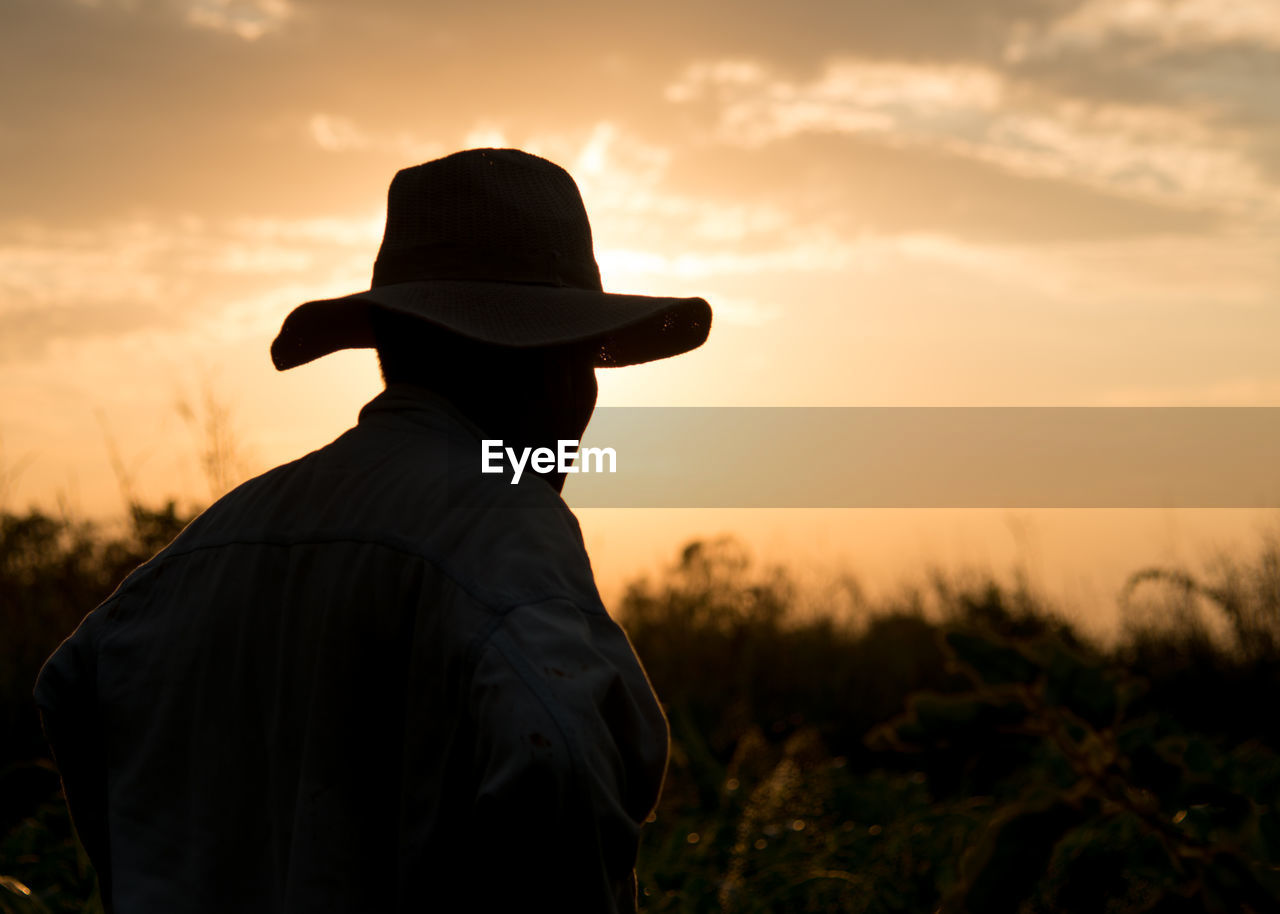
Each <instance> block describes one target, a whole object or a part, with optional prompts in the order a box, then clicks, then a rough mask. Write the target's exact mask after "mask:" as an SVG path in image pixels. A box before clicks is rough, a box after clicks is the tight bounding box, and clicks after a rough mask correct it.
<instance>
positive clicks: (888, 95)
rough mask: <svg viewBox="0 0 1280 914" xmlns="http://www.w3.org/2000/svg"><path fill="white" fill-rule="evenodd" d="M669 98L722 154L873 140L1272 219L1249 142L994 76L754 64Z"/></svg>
mask: <svg viewBox="0 0 1280 914" xmlns="http://www.w3.org/2000/svg"><path fill="white" fill-rule="evenodd" d="M667 95H668V97H669V98H671V99H673V100H674V101H676V102H679V103H682V104H689V105H699V106H701V107H702V108H703V110H704V113H705V114H706V115H707V116H709V117H710V118H712V121H713V123H714V124H715V130H716V133H715V135H716V138H717V139H718V140H720V141H721V142H724V143H728V144H733V145H739V146H744V147H748V148H753V147H761V146H764V145H767V144H769V143H774V142H777V141H780V140H785V139H789V138H793V137H797V136H803V135H823V134H845V135H851V136H856V137H864V138H879V139H882V140H883V141H884V142H886V143H889V144H891V145H893V146H895V147H898V148H907V149H926V150H935V151H938V152H944V153H947V154H949V155H954V156H958V157H963V158H967V159H972V160H976V161H981V162H985V163H988V164H990V165H992V166H995V167H996V168H998V169H1001V170H1003V171H1005V172H1007V173H1009V174H1010V175H1016V176H1019V177H1023V178H1030V179H1049V180H1054V181H1063V182H1069V183H1072V184H1076V185H1079V186H1080V187H1082V188H1087V189H1090V190H1093V191H1097V192H1101V193H1106V194H1111V195H1115V196H1117V197H1123V198H1128V199H1132V200H1137V201H1147V202H1151V203H1155V204H1159V205H1161V206H1165V207H1173V208H1180V209H1184V210H1196V209H1218V210H1226V211H1230V212H1237V213H1253V212H1257V211H1258V210H1259V209H1262V210H1264V211H1266V212H1268V213H1276V212H1280V189H1278V188H1277V186H1276V185H1275V184H1274V183H1273V182H1271V181H1270V180H1269V179H1268V177H1267V175H1266V174H1265V173H1264V172H1263V170H1262V169H1260V168H1259V166H1258V164H1257V163H1256V162H1254V161H1253V160H1252V159H1251V158H1250V147H1249V142H1248V140H1249V135H1248V134H1247V132H1245V131H1243V130H1239V129H1237V130H1235V131H1229V130H1224V129H1223V127H1222V125H1221V124H1218V123H1214V122H1213V121H1212V120H1209V119H1206V118H1205V117H1204V115H1203V113H1202V112H1200V111H1197V110H1195V109H1190V110H1188V109H1185V108H1178V107H1174V106H1158V105H1136V104H1120V103H1099V102H1090V101H1084V100H1080V99H1076V98H1071V97H1064V96H1059V95H1055V94H1052V93H1048V92H1044V91H1040V90H1037V89H1036V88H1034V87H1030V86H1027V85H1025V84H1021V83H1019V82H1018V81H1016V80H1013V79H1011V78H1009V77H1008V76H1006V75H1005V74H1004V73H1002V72H1000V71H998V70H996V69H993V68H987V67H976V66H970V65H965V66H959V65H935V64H928V63H913V62H885V61H870V60H860V59H841V60H834V61H830V62H828V63H827V65H826V66H825V67H824V69H823V71H822V72H821V73H820V74H818V75H817V76H816V77H815V78H813V79H811V80H809V81H805V82H798V81H795V80H792V79H789V78H787V77H785V76H783V75H781V74H780V73H778V72H776V71H774V70H771V69H770V68H769V67H767V66H765V65H764V64H761V63H759V62H750V61H712V62H703V63H699V64H695V65H693V66H691V67H689V68H688V69H687V70H686V71H685V72H684V74H682V76H681V77H680V78H679V79H678V80H676V81H675V82H673V83H672V84H670V85H669V86H668V89H667Z"/></svg>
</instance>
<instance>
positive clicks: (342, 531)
mask: <svg viewBox="0 0 1280 914" xmlns="http://www.w3.org/2000/svg"><path fill="white" fill-rule="evenodd" d="M400 418H403V417H400ZM338 542H343V543H350V544H351V545H352V546H353V547H354V546H359V545H361V544H364V545H365V546H373V547H375V548H376V547H381V548H384V549H389V550H392V551H395V552H398V553H400V554H401V555H403V556H404V557H405V558H406V560H413V561H420V562H426V563H428V564H430V565H432V566H434V567H435V568H436V569H437V570H439V571H440V572H442V573H444V574H445V575H447V576H448V577H450V578H452V579H453V580H454V581H456V582H457V583H458V584H459V585H460V586H462V587H463V589H465V590H466V591H467V592H468V593H470V594H471V595H472V596H473V597H474V598H475V599H476V600H478V601H480V602H482V603H484V604H486V605H487V606H490V607H491V608H494V609H501V608H504V607H509V606H511V605H516V604H519V603H527V602H531V601H535V600H538V599H544V598H552V597H559V598H565V599H569V600H571V601H573V602H574V603H577V604H578V605H580V606H582V608H583V609H586V610H593V609H599V608H600V598H599V594H598V592H597V590H596V587H595V581H594V578H593V575H592V571H591V565H590V561H589V559H588V557H587V553H586V549H585V546H584V544H583V540H582V534H581V531H580V528H579V526H578V522H577V519H576V518H575V517H574V515H573V513H572V511H570V509H569V508H568V506H567V505H566V504H565V503H564V501H563V500H562V499H561V497H560V495H559V494H558V493H557V492H556V491H555V490H554V489H553V488H552V487H551V486H550V485H548V484H547V483H546V482H545V481H544V480H542V479H540V478H538V477H534V476H532V475H529V476H526V477H525V478H523V479H521V480H520V482H519V484H517V485H511V484H510V481H509V478H508V477H498V476H494V475H487V474H482V473H481V471H480V461H479V443H478V441H477V440H476V439H475V438H474V436H472V435H470V434H469V433H468V432H466V430H461V429H459V428H457V427H455V426H453V425H451V424H450V423H448V422H443V423H441V422H423V421H420V420H419V421H407V422H406V421H398V422H393V421H382V422H367V421H363V417H362V421H361V423H360V424H359V425H357V426H356V427H355V428H353V429H351V430H349V431H348V432H347V433H345V434H344V435H342V436H341V437H339V438H338V439H336V440H335V441H333V442H331V443H330V444H328V445H326V446H324V447H321V448H319V449H317V450H316V451H313V452H311V453H310V454H307V455H306V456H304V457H301V458H299V459H297V460H294V461H291V462H289V463H286V464H283V465H281V466H278V467H276V468H274V469H272V470H269V471H267V472H266V473H263V474H262V475H260V476H257V477H255V478H253V479H251V480H249V481H248V482H245V483H244V484H242V485H240V486H239V487H237V488H236V489H234V490H232V491H231V492H229V493H227V494H226V495H225V496H223V497H222V498H221V499H219V500H218V501H216V502H215V503H214V504H213V505H211V506H210V507H209V508H208V509H207V510H206V511H205V512H203V513H202V514H201V515H200V516H199V517H198V518H197V519H196V520H195V521H194V522H193V523H192V524H191V526H190V527H189V528H188V529H187V530H186V531H184V532H183V533H182V534H181V536H180V537H179V538H178V539H177V540H175V541H174V543H172V544H170V546H169V547H168V549H166V550H165V552H162V553H161V555H160V556H158V557H157V558H158V559H161V560H163V559H164V558H166V557H168V558H173V557H177V556H179V555H182V554H186V553H190V552H192V551H197V550H207V549H218V548H223V547H226V546H230V545H239V546H252V545H253V544H255V543H260V544H263V545H275V546H284V547H289V548H293V549H307V548H309V547H311V546H313V545H318V544H333V543H338ZM352 573H353V574H357V573H359V568H353V569H352Z"/></svg>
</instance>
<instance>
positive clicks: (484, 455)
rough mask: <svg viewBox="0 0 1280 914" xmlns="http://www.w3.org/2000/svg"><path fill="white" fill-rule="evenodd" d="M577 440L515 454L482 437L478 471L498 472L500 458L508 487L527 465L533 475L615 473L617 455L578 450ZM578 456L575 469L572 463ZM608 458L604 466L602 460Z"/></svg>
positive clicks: (609, 451) (499, 442)
mask: <svg viewBox="0 0 1280 914" xmlns="http://www.w3.org/2000/svg"><path fill="white" fill-rule="evenodd" d="M579 444H580V442H579V441H578V439H577V438H562V439H560V440H559V441H557V442H556V449H555V450H554V451H553V450H552V449H551V448H549V447H540V448H530V447H527V448H525V449H524V450H522V451H520V452H519V453H516V449H515V448H513V447H503V446H502V439H501V438H485V439H483V440H482V441H481V442H480V447H481V451H480V472H481V473H502V472H504V470H505V468H504V467H503V465H502V464H503V457H504V456H505V458H506V460H507V461H508V462H509V463H510V464H511V469H512V474H511V484H512V485H513V486H514V485H515V484H516V483H518V482H519V481H520V477H521V476H523V475H524V468H525V467H526V466H527V467H529V468H530V469H531V470H533V472H535V473H550V472H552V471H555V472H557V473H616V472H618V455H617V453H616V452H615V451H614V449H613V448H611V447H584V448H579V447H578V445H579ZM579 456H581V457H582V466H581V469H579V467H578V465H577V464H576V463H575V461H577V459H578V457H579ZM593 457H594V458H595V469H594V470H593V469H592V468H591V459H592V458H593ZM606 458H608V467H607V468H606V466H605V459H606Z"/></svg>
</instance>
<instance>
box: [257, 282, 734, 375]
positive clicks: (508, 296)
mask: <svg viewBox="0 0 1280 914" xmlns="http://www.w3.org/2000/svg"><path fill="white" fill-rule="evenodd" d="M374 307H376V308H386V309H388V310H391V311H398V312H400V313H402V314H408V315H412V316H414V317H419V318H422V319H423V320H425V321H430V322H431V323H433V324H436V325H438V326H440V327H444V328H445V329H447V330H451V331H453V332H455V333H458V334H460V335H462V336H465V337H469V338H471V339H475V340H480V341H481V342H486V343H492V344H494V345H498V346H511V347H518V348H532V347H539V346H555V345H559V344H564V343H578V342H592V341H598V343H599V351H598V353H597V355H596V366H597V367H599V368H615V367H621V366H623V365H637V364H639V363H641V362H651V361H653V360H655V359H665V358H668V357H669V356H673V355H679V354H680V353H682V352H688V351H689V350H690V349H696V348H697V347H698V346H701V345H702V344H703V342H704V341H705V340H706V338H707V334H708V333H709V332H710V330H711V307H710V305H708V304H707V303H706V301H705V300H703V299H701V298H663V297H658V296H651V295H623V294H619V293H613V292H598V291H594V290H590V289H577V288H566V287H563V286H549V285H546V286H544V285H530V284H524V283H507V282H474V281H462V280H429V281H421V282H406V283H396V284H393V285H385V286H378V287H376V288H373V289H370V290H369V291H367V292H357V293H355V294H352V295H344V296H342V297H341V298H327V299H320V300H317V301H310V302H307V303H305V304H302V305H299V306H298V307H297V308H294V309H293V311H291V312H290V313H289V315H288V317H286V318H285V319H284V325H283V326H282V327H281V328H280V333H279V334H278V335H277V336H276V338H275V341H274V342H272V344H271V360H272V362H274V363H275V366H276V368H277V369H279V370H280V371H285V370H286V369H289V368H294V367H296V366H298V365H305V364H306V363H307V362H310V361H312V360H314V359H318V358H320V357H321V356H324V355H328V354H329V353H331V352H337V351H338V350H340V349H361V348H368V347H372V346H373V345H374V339H373V330H372V327H371V326H370V323H369V309H370V308H374Z"/></svg>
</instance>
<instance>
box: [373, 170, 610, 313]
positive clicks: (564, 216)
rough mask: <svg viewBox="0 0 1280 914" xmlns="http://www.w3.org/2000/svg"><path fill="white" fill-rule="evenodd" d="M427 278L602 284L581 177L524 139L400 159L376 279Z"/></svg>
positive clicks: (377, 282)
mask: <svg viewBox="0 0 1280 914" xmlns="http://www.w3.org/2000/svg"><path fill="white" fill-rule="evenodd" d="M426 279H468V280H481V281H485V280H487V281H499V282H502V281H506V282H531V283H539V284H552V285H561V286H574V287H578V288H586V289H595V290H599V289H601V284H600V270H599V267H598V266H597V264H596V261H595V254H594V251H593V248H592V240H591V224H590V222H589V221H588V219H587V211H586V208H585V207H584V206H583V203H582V196H581V194H580V193H579V192H578V185H577V184H576V183H575V182H574V180H573V178H572V177H571V176H570V175H569V173H568V172H567V171H565V170H564V169H563V168H561V167H560V166H559V165H556V164H555V163H553V162H549V161H547V160H546V159H543V158H540V157H538V156H535V155H531V154H530V153H527V152H523V151H521V150H518V149H468V150H464V151H462V152H456V153H454V154H452V155H449V156H445V157H444V158H441V159H436V160H434V161H431V162H426V163H424V164H422V165H415V166H412V167H410V168H404V169H401V170H400V171H399V172H397V173H396V176H395V178H394V179H392V181H391V187H390V189H389V191H388V194H387V225H386V231H385V233H384V234H383V238H382V246H381V248H380V249H379V251H378V261H377V263H376V264H375V265H374V282H373V284H374V285H375V286H379V285H387V284H392V283H398V282H412V281H420V280H426Z"/></svg>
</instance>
